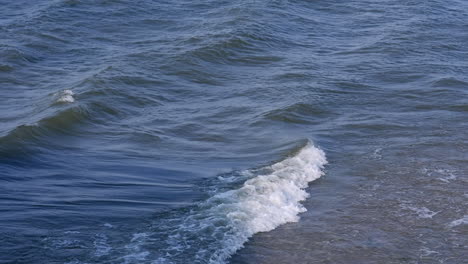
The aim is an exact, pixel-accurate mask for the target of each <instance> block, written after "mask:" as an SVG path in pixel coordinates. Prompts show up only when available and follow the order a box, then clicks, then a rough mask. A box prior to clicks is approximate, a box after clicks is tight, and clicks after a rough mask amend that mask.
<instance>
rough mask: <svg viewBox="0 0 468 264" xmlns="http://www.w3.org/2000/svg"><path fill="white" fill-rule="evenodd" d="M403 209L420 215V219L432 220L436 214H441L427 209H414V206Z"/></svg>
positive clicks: (406, 206)
mask: <svg viewBox="0 0 468 264" xmlns="http://www.w3.org/2000/svg"><path fill="white" fill-rule="evenodd" d="M403 208H404V209H408V210H411V211H413V212H415V213H416V214H417V215H418V217H419V218H432V217H434V216H435V215H436V214H438V213H440V211H439V212H434V211H431V210H429V209H428V208H426V207H421V208H418V207H414V206H408V205H404V206H403Z"/></svg>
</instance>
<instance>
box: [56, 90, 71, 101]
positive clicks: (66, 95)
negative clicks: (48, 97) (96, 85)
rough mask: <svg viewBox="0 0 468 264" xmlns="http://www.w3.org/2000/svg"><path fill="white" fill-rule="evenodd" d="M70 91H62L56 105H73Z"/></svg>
mask: <svg viewBox="0 0 468 264" xmlns="http://www.w3.org/2000/svg"><path fill="white" fill-rule="evenodd" d="M73 94H74V93H73V91H72V90H63V91H62V92H60V93H59V98H58V99H57V102H58V103H73V102H74V101H75V98H73Z"/></svg>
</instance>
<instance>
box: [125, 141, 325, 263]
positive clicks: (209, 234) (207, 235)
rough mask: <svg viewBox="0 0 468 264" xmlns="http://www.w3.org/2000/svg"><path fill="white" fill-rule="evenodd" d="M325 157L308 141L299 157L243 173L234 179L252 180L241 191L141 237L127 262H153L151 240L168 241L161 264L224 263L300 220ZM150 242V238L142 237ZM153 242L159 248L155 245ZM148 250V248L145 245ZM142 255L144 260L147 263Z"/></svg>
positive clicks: (208, 202)
mask: <svg viewBox="0 0 468 264" xmlns="http://www.w3.org/2000/svg"><path fill="white" fill-rule="evenodd" d="M326 163H327V161H326V158H325V153H324V152H323V151H322V150H320V149H319V148H317V147H315V146H313V145H312V144H310V143H308V144H307V145H306V146H304V147H303V148H301V149H300V150H299V151H298V152H297V153H296V154H295V155H293V156H291V157H288V158H286V159H285V160H283V161H280V162H278V163H275V164H273V165H271V166H267V167H263V168H260V169H258V170H247V171H242V172H241V173H240V175H235V176H233V177H232V178H230V177H227V178H221V177H220V179H221V180H223V181H231V180H232V181H235V179H233V178H236V177H238V178H243V179H245V178H248V179H247V180H246V181H244V182H243V183H242V184H240V185H239V186H238V187H237V188H234V189H231V190H228V191H224V192H220V193H217V194H215V195H213V196H212V197H211V198H209V199H207V200H206V201H204V202H202V203H200V204H199V205H198V206H196V207H195V208H193V209H192V210H190V211H189V212H186V214H187V215H180V214H179V215H176V216H175V215H173V216H172V217H169V218H166V219H165V220H161V221H158V222H157V223H155V225H156V227H155V230H153V231H152V232H151V233H149V234H148V233H143V234H142V233H140V234H138V239H136V240H135V241H133V242H134V245H133V246H129V247H128V248H137V249H139V250H138V252H133V253H132V254H129V255H127V256H126V257H125V260H126V261H125V262H126V263H133V262H134V261H135V262H138V261H141V260H143V259H146V260H148V259H147V258H148V257H149V256H151V255H152V254H153V253H155V252H148V251H142V250H141V249H142V246H141V244H144V243H147V242H150V241H151V240H152V239H151V237H152V236H154V239H158V240H159V241H162V239H161V237H165V239H164V241H165V242H163V243H166V244H165V245H161V250H160V252H157V253H156V254H157V255H156V256H154V257H155V258H156V259H157V261H156V263H186V260H187V259H192V260H193V262H192V263H224V262H225V261H226V260H227V259H228V258H229V257H230V256H231V255H232V254H234V253H235V252H236V251H237V250H239V249H240V248H242V247H243V245H244V243H245V242H246V241H247V240H248V239H249V238H250V237H251V236H253V235H254V234H256V233H258V232H267V231H271V230H273V229H275V228H276V227H278V226H279V225H282V224H285V223H288V222H297V221H298V220H299V216H298V215H299V213H302V212H305V211H306V209H305V208H304V206H303V205H302V204H301V203H300V202H301V201H303V200H305V199H306V198H307V197H308V196H309V194H308V193H307V192H306V190H305V188H306V187H307V186H308V184H309V183H310V182H312V181H314V180H316V179H318V178H319V177H321V176H322V175H323V171H322V169H323V167H324V165H325V164H326ZM142 238H144V239H142ZM151 244H152V245H153V246H154V244H155V242H154V241H152V242H151ZM143 248H144V247H143ZM142 256H144V257H143V259H142Z"/></svg>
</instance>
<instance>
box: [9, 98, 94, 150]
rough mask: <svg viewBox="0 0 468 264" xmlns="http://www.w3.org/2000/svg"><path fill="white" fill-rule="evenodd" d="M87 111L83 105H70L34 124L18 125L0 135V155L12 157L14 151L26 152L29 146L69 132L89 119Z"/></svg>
mask: <svg viewBox="0 0 468 264" xmlns="http://www.w3.org/2000/svg"><path fill="white" fill-rule="evenodd" d="M89 116H90V114H89V112H88V111H87V109H86V108H83V107H72V108H69V109H66V110H64V111H60V112H58V113H56V114H55V115H53V116H51V117H47V118H44V119H42V120H40V121H38V122H37V123H35V124H27V125H20V126H17V127H16V128H14V129H13V130H11V131H10V132H9V133H8V134H7V135H5V136H3V137H0V157H10V156H12V157H14V156H15V153H16V154H17V153H18V152H20V153H27V152H29V151H28V148H30V147H31V146H38V145H41V143H42V141H43V140H44V139H46V138H50V139H51V140H50V141H51V142H54V140H53V138H54V137H56V136H57V135H60V134H61V135H63V134H70V133H72V131H73V127H74V126H76V125H77V124H79V123H82V122H85V121H86V120H88V119H89Z"/></svg>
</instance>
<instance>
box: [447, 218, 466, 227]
mask: <svg viewBox="0 0 468 264" xmlns="http://www.w3.org/2000/svg"><path fill="white" fill-rule="evenodd" d="M466 224H468V215H464V216H463V218H460V219H457V220H454V221H452V222H451V223H450V224H449V225H448V226H449V227H456V226H459V225H466Z"/></svg>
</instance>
